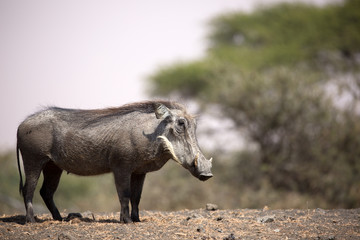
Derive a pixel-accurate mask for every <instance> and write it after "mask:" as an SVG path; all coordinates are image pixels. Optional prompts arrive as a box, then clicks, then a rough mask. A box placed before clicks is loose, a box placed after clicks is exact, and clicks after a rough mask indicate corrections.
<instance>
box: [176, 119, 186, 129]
mask: <svg viewBox="0 0 360 240" xmlns="http://www.w3.org/2000/svg"><path fill="white" fill-rule="evenodd" d="M177 124H178V126H180V127H182V128H184V127H185V126H186V120H185V119H184V118H179V119H178V120H177Z"/></svg>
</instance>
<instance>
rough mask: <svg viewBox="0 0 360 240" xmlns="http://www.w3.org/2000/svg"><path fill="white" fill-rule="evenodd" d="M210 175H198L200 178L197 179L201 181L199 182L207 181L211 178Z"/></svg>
mask: <svg viewBox="0 0 360 240" xmlns="http://www.w3.org/2000/svg"><path fill="white" fill-rule="evenodd" d="M212 176H213V175H212V174H211V173H206V174H200V176H199V179H200V180H201V181H206V180H208V179H209V178H212Z"/></svg>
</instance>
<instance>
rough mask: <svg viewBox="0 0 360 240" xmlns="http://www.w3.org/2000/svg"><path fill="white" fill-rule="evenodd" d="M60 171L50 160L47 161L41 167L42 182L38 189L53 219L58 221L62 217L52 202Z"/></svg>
mask: <svg viewBox="0 0 360 240" xmlns="http://www.w3.org/2000/svg"><path fill="white" fill-rule="evenodd" d="M61 173H62V170H61V169H60V168H59V167H57V166H56V165H55V164H54V163H53V162H52V161H50V162H48V163H47V164H46V165H45V167H44V169H43V174H44V182H43V185H42V187H41V190H40V195H41V197H42V198H43V200H44V202H45V204H46V206H47V208H48V209H49V211H50V212H51V215H52V217H53V219H55V220H59V221H61V220H62V217H61V215H60V213H59V210H58V209H57V207H56V205H55V203H54V199H53V196H54V193H55V191H56V189H57V187H58V185H59V181H60V177H61Z"/></svg>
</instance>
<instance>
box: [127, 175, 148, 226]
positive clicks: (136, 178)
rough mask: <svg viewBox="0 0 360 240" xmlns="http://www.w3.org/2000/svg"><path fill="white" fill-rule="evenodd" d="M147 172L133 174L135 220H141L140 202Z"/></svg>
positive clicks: (132, 203)
mask: <svg viewBox="0 0 360 240" xmlns="http://www.w3.org/2000/svg"><path fill="white" fill-rule="evenodd" d="M144 180H145V174H135V173H133V174H132V175H131V197H130V199H131V220H132V221H133V222H140V218H139V203H140V198H141V192H142V189H143V185H144Z"/></svg>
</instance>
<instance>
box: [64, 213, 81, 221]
mask: <svg viewBox="0 0 360 240" xmlns="http://www.w3.org/2000/svg"><path fill="white" fill-rule="evenodd" d="M74 218H82V215H81V213H69V215H68V216H67V217H66V220H68V221H69V220H72V219H74Z"/></svg>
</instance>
